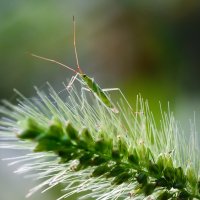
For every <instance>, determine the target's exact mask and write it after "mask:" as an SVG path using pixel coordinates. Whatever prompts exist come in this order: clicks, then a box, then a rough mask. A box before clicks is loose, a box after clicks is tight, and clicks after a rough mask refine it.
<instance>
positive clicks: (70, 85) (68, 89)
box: [66, 74, 78, 91]
mask: <svg viewBox="0 0 200 200" xmlns="http://www.w3.org/2000/svg"><path fill="white" fill-rule="evenodd" d="M77 76H78V74H76V75H75V76H72V78H71V79H70V81H69V83H68V85H67V86H66V89H67V91H70V89H71V88H72V84H73V83H74V81H75V80H76V79H77Z"/></svg>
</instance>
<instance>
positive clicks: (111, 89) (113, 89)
mask: <svg viewBox="0 0 200 200" xmlns="http://www.w3.org/2000/svg"><path fill="white" fill-rule="evenodd" d="M103 91H104V92H112V91H118V92H119V93H120V94H121V96H122V97H123V99H124V100H125V102H126V103H127V105H128V107H129V108H130V109H131V110H132V111H133V109H132V107H131V105H130V103H129V102H128V100H127V99H126V97H125V95H124V94H123V92H122V91H121V90H120V89H119V88H105V89H103Z"/></svg>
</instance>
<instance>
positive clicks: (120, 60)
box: [0, 0, 200, 200]
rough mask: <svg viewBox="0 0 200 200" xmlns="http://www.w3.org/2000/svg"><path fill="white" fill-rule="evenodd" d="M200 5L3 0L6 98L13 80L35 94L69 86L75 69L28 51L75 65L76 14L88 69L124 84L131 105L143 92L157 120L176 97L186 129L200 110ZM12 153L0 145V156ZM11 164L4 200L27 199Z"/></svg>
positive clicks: (0, 44)
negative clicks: (37, 90)
mask: <svg viewBox="0 0 200 200" xmlns="http://www.w3.org/2000/svg"><path fill="white" fill-rule="evenodd" d="M199 11H200V3H199V1H198V0H190V1H187V0H163V1H158V0H135V1H131V0H124V1H114V0H110V1H107V0H96V1H89V0H65V1H64V0H58V1H55V0H49V1H41V0H40V1H39V0H29V1H27V0H12V1H7V0H1V1H0V99H2V98H4V99H8V100H10V101H12V102H14V100H15V98H16V95H15V94H14V92H13V88H17V89H18V90H19V91H21V92H22V93H23V94H25V95H26V96H27V97H32V96H34V89H33V86H34V85H36V86H37V87H39V88H41V89H43V88H45V87H46V86H45V84H46V82H47V81H48V82H50V83H51V85H52V86H53V87H54V88H56V90H57V91H61V90H62V89H64V88H63V86H62V82H63V81H64V82H66V80H67V79H69V78H70V77H71V75H72V73H71V72H70V71H68V70H66V69H64V68H61V67H59V66H56V65H55V64H52V63H48V62H45V61H43V60H38V59H35V58H33V57H31V56H30V55H29V53H30V52H33V53H36V54H39V55H42V56H46V57H49V58H52V59H57V60H59V61H61V62H63V63H66V64H68V65H72V66H75V64H76V62H75V56H74V48H73V23H72V16H73V15H74V16H75V18H76V25H77V29H76V35H77V50H78V55H79V61H80V65H81V67H82V69H83V71H84V72H85V73H86V74H88V75H89V76H91V77H94V78H95V80H96V81H97V82H98V83H99V84H100V86H102V87H103V88H112V87H119V88H121V89H122V91H123V92H124V94H125V95H126V96H127V98H128V100H129V101H130V102H131V104H132V105H133V106H134V103H135V99H136V95H137V94H139V93H140V94H141V95H142V96H143V97H144V98H145V99H146V98H147V99H148V101H149V103H150V107H151V109H152V110H153V112H154V114H155V117H156V119H157V120H158V121H159V112H158V111H159V101H161V102H162V107H163V108H164V109H166V108H167V105H168V102H170V107H171V109H172V110H173V111H174V113H175V115H176V116H177V118H178V119H179V120H180V121H181V122H182V126H183V129H184V130H185V132H187V131H188V130H189V126H188V125H189V122H188V120H189V118H193V115H194V113H193V111H194V110H195V111H196V113H197V114H196V115H199V114H198V113H200V103H199V102H200V101H199V100H200V37H199V36H200V28H199V27H200V12H199ZM114 96H115V97H116V98H118V97H119V95H116V94H114ZM198 119H200V117H199V118H198V117H197V124H199V123H198V122H199V120H198ZM185 122H186V123H185ZM8 155H13V152H5V151H2V150H0V158H2V157H8ZM12 170H13V169H11V168H9V169H7V166H6V163H5V162H0V194H1V195H0V199H1V200H8V199H15V200H18V199H20V200H22V199H25V198H24V194H25V193H26V192H27V190H28V188H30V187H31V186H30V187H29V184H30V183H29V182H26V181H24V182H23V178H22V177H20V178H19V176H17V175H13V174H11V171H12ZM11 180H13V181H11ZM18 182H20V184H18ZM27 183H28V184H27ZM16 184H17V185H16ZM15 188H16V190H14V189H15ZM11 191H12V192H11ZM2 194H3V196H2ZM55 196H56V194H55ZM55 196H54V195H53V194H51V195H50V197H49V196H48V195H47V196H46V198H47V199H48V200H51V199H52V200H53V199H55ZM31 199H45V196H44V195H41V196H40V195H36V196H34V197H31Z"/></svg>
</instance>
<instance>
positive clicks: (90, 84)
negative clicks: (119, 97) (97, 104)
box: [79, 74, 115, 110]
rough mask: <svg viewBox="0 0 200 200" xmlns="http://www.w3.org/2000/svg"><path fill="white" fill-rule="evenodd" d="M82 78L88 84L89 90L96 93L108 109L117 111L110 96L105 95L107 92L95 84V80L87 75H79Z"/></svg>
mask: <svg viewBox="0 0 200 200" xmlns="http://www.w3.org/2000/svg"><path fill="white" fill-rule="evenodd" d="M79 75H80V77H81V78H82V79H83V81H84V82H85V83H86V85H87V86H88V88H89V89H90V90H91V91H92V92H94V93H95V94H96V95H97V96H98V98H99V99H100V100H101V101H102V102H103V103H104V104H105V105H106V106H107V107H108V108H111V109H113V110H114V109H115V107H114V105H113V104H112V102H111V101H110V99H109V98H108V96H107V95H106V94H105V92H104V91H103V90H102V89H101V88H100V86H99V85H98V84H97V83H95V81H94V79H92V78H90V77H88V76H87V75H86V74H79Z"/></svg>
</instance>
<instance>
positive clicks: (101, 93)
mask: <svg viewBox="0 0 200 200" xmlns="http://www.w3.org/2000/svg"><path fill="white" fill-rule="evenodd" d="M73 25H74V51H75V56H76V64H77V69H78V70H75V69H73V68H72V67H69V66H67V65H65V64H63V63H60V62H58V61H56V60H52V59H49V58H46V57H42V56H38V55H36V54H31V55H32V56H34V57H36V58H40V59H43V60H46V61H49V62H52V63H56V64H58V65H60V66H63V67H65V68H67V69H69V70H71V71H73V72H74V73H75V74H76V75H75V76H73V77H72V79H71V80H70V82H69V84H68V86H67V87H68V88H70V87H71V85H72V84H73V82H74V81H75V80H76V78H77V76H79V77H80V78H81V80H82V81H83V83H84V84H85V85H86V87H87V88H88V89H89V90H90V91H91V92H92V93H93V94H95V95H96V96H97V97H98V99H99V100H100V101H101V102H102V103H103V104H104V105H105V106H106V107H107V108H109V109H111V110H112V111H113V112H115V113H118V112H119V111H118V110H117V108H116V107H115V106H114V104H113V103H112V101H111V100H110V98H109V97H108V96H107V94H106V93H105V92H106V91H115V90H117V91H119V92H120V93H121V95H122V97H123V98H124V99H125V101H126V102H127V104H128V106H129V107H130V108H131V106H130V104H129V103H128V101H127V99H126V98H125V96H124V95H123V93H122V92H121V90H120V89H119V88H109V89H101V88H100V86H99V85H98V84H97V83H96V82H95V81H94V79H93V78H90V77H89V76H87V75H86V74H84V73H83V72H82V70H81V68H80V66H79V61H78V54H77V50H76V36H75V32H76V31H75V20H74V17H73Z"/></svg>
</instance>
